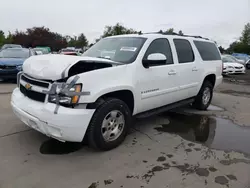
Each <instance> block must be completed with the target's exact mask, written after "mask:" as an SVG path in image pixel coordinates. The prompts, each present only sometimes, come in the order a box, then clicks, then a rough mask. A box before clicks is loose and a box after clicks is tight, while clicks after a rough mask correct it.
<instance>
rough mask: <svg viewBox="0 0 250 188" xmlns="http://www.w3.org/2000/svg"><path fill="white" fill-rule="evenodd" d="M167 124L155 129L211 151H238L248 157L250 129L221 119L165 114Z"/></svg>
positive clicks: (249, 153)
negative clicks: (175, 135) (198, 144)
mask: <svg viewBox="0 0 250 188" xmlns="http://www.w3.org/2000/svg"><path fill="white" fill-rule="evenodd" d="M166 115H167V117H168V119H169V124H163V125H161V126H160V127H156V128H155V129H156V130H157V131H160V132H167V133H171V134H177V135H179V136H181V137H182V138H184V139H185V140H188V141H191V142H196V143H201V144H203V145H204V146H207V147H209V148H212V149H219V150H223V151H238V152H242V153H245V154H248V155H249V156H250V147H249V144H248V143H250V127H242V126H239V125H236V124H234V123H233V122H232V121H230V120H227V119H222V118H216V117H209V116H204V115H198V114H188V113H186V114H180V113H166ZM189 152H190V151H189Z"/></svg>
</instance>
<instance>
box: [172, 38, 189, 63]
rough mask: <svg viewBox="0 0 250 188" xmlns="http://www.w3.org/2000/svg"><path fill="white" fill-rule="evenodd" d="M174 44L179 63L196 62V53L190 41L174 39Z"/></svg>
mask: <svg viewBox="0 0 250 188" xmlns="http://www.w3.org/2000/svg"><path fill="white" fill-rule="evenodd" d="M174 44H175V48H176V51H177V55H178V60H179V63H189V62H193V61H194V52H193V49H192V47H191V44H190V43H189V41H188V40H184V39H174Z"/></svg>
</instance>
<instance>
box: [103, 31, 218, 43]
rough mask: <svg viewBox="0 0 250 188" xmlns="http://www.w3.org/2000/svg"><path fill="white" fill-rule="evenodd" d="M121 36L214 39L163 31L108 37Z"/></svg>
mask: <svg viewBox="0 0 250 188" xmlns="http://www.w3.org/2000/svg"><path fill="white" fill-rule="evenodd" d="M119 37H142V38H151V39H155V38H171V39H174V38H183V39H187V38H189V39H195V40H200V41H207V42H208V41H209V42H213V43H214V41H212V40H209V39H208V38H203V37H201V36H191V35H179V34H163V33H158V32H155V33H142V34H125V35H115V36H110V37H106V38H119Z"/></svg>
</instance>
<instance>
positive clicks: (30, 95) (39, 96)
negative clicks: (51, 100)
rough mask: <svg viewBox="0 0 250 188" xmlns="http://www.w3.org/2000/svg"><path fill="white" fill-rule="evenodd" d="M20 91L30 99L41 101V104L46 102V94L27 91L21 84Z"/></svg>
mask: <svg viewBox="0 0 250 188" xmlns="http://www.w3.org/2000/svg"><path fill="white" fill-rule="evenodd" d="M20 91H21V92H22V93H23V94H24V95H25V96H27V97H28V98H30V99H32V100H35V101H40V102H44V101H45V98H46V94H44V93H39V92H36V91H32V90H27V89H26V88H25V87H24V86H23V85H21V84H20Z"/></svg>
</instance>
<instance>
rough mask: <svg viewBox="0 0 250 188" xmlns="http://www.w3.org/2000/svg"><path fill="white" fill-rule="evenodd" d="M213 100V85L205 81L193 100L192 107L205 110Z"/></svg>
mask: <svg viewBox="0 0 250 188" xmlns="http://www.w3.org/2000/svg"><path fill="white" fill-rule="evenodd" d="M212 98H213V85H212V84H211V82H209V81H207V80H205V81H204V83H203V84H202V86H201V89H200V91H199V93H198V95H197V96H196V98H195V101H194V103H193V106H194V107H195V108H197V109H198V110H206V109H207V108H208V106H209V105H210V103H211V100H212Z"/></svg>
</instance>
